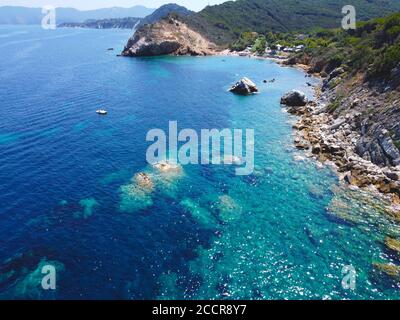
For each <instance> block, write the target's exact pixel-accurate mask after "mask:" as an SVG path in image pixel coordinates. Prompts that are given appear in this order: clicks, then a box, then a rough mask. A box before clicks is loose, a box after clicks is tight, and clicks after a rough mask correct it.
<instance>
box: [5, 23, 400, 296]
mask: <svg viewBox="0 0 400 320" xmlns="http://www.w3.org/2000/svg"><path fill="white" fill-rule="evenodd" d="M129 36H130V32H128V31H120V30H118V31H117V30H78V29H74V30H72V29H58V30H55V31H44V30H41V29H40V28H37V27H13V26H0V51H1V57H2V58H1V59H0V101H1V102H0V298H3V299H12V298H31V299H68V298H75V299H85V298H90V299H97V298H107V299H154V298H160V299H163V298H180V299H182V298H183V299H189V298H194V299H203V298H211V299H239V298H245V299H322V298H324V299H329V298H331V299H344V298H350V299H352V298H353V299H379V298H391V299H394V298H397V299H398V298H400V294H399V291H398V290H399V288H398V284H396V282H394V281H392V280H390V279H388V278H385V277H383V276H382V275H377V274H376V273H374V272H373V269H372V262H376V261H380V262H390V261H392V262H396V260H395V259H396V258H395V257H393V256H390V255H389V254H388V253H387V252H386V251H385V249H384V245H383V239H384V238H385V235H391V236H398V235H399V228H398V226H397V225H395V224H394V223H393V222H391V221H390V220H388V219H386V217H385V216H384V214H382V213H381V212H380V208H381V204H380V203H379V202H375V200H373V199H372V198H371V197H370V196H369V195H363V194H361V193H357V192H351V191H349V190H345V189H342V188H341V187H340V186H338V181H337V178H336V176H335V174H334V173H332V172H331V171H330V170H329V169H327V168H325V169H319V168H317V166H316V164H315V163H314V162H313V161H311V160H303V161H301V159H300V161H299V158H298V157H299V156H304V155H303V154H302V153H301V152H298V151H296V150H295V149H294V148H293V146H292V140H293V136H292V129H291V123H293V121H295V118H293V117H290V116H289V115H287V114H286V113H284V112H282V109H281V107H280V106H279V99H280V97H281V95H282V94H283V93H285V92H286V91H288V90H291V89H294V88H296V89H300V90H303V91H306V92H307V93H308V94H309V95H310V96H312V92H311V91H310V89H309V88H308V86H307V85H306V81H310V80H309V79H308V78H307V79H306V78H304V74H303V73H302V72H301V71H299V70H296V69H293V68H283V67H280V66H278V65H277V64H274V63H273V62H270V61H265V60H255V59H247V58H233V57H229V58H228V57H207V58H195V57H180V58H175V57H162V58H149V59H130V58H120V57H116V53H118V51H120V50H121V49H122V47H123V45H124V44H125V42H126V40H127V38H128V37H129ZM109 47H114V48H115V49H116V50H115V51H107V48H109ZM243 76H248V77H250V78H251V79H252V80H254V81H255V82H256V83H257V84H259V86H260V89H261V92H260V94H258V95H255V96H252V97H238V96H235V95H232V94H230V93H228V92H227V89H228V88H229V86H230V85H231V84H232V83H234V82H235V81H236V80H238V79H239V78H240V77H243ZM272 78H275V79H276V82H275V83H268V84H263V82H262V80H264V79H272ZM311 81H315V82H317V80H311ZM99 108H105V109H107V110H108V111H109V115H108V116H107V117H99V116H98V115H97V114H96V113H95V110H96V109H99ZM170 120H176V121H178V127H179V128H180V129H183V128H193V129H196V130H200V129H202V128H205V129H211V128H218V129H222V128H253V129H254V130H255V161H256V169H255V172H254V174H252V175H250V176H245V177H238V176H236V175H235V174H234V171H233V168H232V167H229V166H193V165H192V166H184V167H183V172H182V173H181V174H180V175H178V176H172V177H171V176H167V177H165V176H163V175H160V174H158V173H157V172H155V169H153V168H151V167H149V166H148V165H147V163H146V159H145V152H146V149H147V147H148V146H149V143H147V142H146V141H145V137H146V133H147V132H148V130H150V129H153V128H163V129H166V128H167V127H168V121H170ZM296 156H297V159H296V160H295V157H296ZM142 171H144V172H147V173H148V174H149V175H150V176H152V177H153V178H154V183H155V186H156V187H155V190H154V191H153V192H152V193H146V194H145V193H143V192H139V191H140V190H139V191H138V190H136V191H137V192H135V189H132V188H130V187H131V186H132V182H131V179H132V177H133V176H134V175H135V174H136V173H138V172H142ZM397 262H398V261H397ZM44 264H53V265H55V266H56V269H57V289H56V290H55V291H51V292H48V291H43V290H42V289H41V287H40V281H41V276H42V275H41V274H40V270H41V266H43V265H44ZM350 264H351V265H353V266H354V268H355V269H356V271H357V287H356V289H355V290H354V291H349V290H345V289H343V288H342V286H341V280H342V278H343V275H342V273H341V271H342V267H343V266H344V265H350Z"/></svg>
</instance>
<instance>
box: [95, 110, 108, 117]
mask: <svg viewBox="0 0 400 320" xmlns="http://www.w3.org/2000/svg"><path fill="white" fill-rule="evenodd" d="M96 113H97V114H100V115H102V116H104V115H106V114H107V111H106V110H101V109H100V110H96Z"/></svg>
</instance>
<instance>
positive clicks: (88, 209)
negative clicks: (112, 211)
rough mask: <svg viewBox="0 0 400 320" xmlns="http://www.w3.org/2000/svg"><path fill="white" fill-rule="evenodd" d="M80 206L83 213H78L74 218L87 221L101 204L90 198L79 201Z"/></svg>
mask: <svg viewBox="0 0 400 320" xmlns="http://www.w3.org/2000/svg"><path fill="white" fill-rule="evenodd" d="M79 205H80V206H81V207H82V209H83V211H82V212H76V213H75V214H74V217H75V218H83V219H87V218H89V217H90V216H92V215H93V212H94V210H95V208H96V207H98V206H99V203H98V202H97V201H96V200H95V199H94V198H88V199H82V200H81V201H79Z"/></svg>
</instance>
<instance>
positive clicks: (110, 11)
mask: <svg viewBox="0 0 400 320" xmlns="http://www.w3.org/2000/svg"><path fill="white" fill-rule="evenodd" d="M154 10H155V9H149V8H146V7H143V6H134V7H132V8H120V7H114V8H105V9H97V10H88V11H80V10H77V9H73V8H57V11H56V18H57V24H62V23H78V22H79V23H82V22H84V21H86V20H101V19H116V18H125V17H136V18H144V17H145V16H148V15H149V14H151V13H153V12H154ZM42 18H43V13H42V9H41V8H26V7H13V6H5V7H0V24H40V23H41V21H42Z"/></svg>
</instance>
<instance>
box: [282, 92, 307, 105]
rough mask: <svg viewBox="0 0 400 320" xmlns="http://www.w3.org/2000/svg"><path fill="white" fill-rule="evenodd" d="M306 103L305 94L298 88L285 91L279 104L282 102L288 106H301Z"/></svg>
mask: <svg viewBox="0 0 400 320" xmlns="http://www.w3.org/2000/svg"><path fill="white" fill-rule="evenodd" d="M307 103H308V100H307V97H306V95H305V94H304V93H303V92H301V91H298V90H293V91H290V92H288V93H286V94H285V95H284V96H283V97H282V98H281V104H284V105H286V106H288V107H302V106H305V105H306V104H307Z"/></svg>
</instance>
